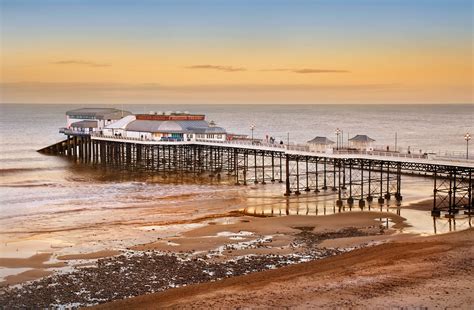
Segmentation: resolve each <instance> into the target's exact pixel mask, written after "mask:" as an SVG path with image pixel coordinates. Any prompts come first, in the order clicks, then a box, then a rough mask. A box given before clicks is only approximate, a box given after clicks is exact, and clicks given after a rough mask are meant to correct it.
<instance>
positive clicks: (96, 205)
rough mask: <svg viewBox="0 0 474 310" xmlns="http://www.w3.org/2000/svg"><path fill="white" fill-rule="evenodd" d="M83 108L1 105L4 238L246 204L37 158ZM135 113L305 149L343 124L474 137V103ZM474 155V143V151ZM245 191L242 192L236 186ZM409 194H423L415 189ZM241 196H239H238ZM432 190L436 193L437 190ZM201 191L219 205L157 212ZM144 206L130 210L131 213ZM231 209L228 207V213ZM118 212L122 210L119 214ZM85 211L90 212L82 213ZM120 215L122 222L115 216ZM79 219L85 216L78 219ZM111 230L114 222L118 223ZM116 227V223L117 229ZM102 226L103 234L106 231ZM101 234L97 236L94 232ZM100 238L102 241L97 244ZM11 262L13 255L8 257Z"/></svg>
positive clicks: (386, 137)
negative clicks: (167, 115)
mask: <svg viewBox="0 0 474 310" xmlns="http://www.w3.org/2000/svg"><path fill="white" fill-rule="evenodd" d="M79 107H81V106H79V105H5V104H4V105H1V106H0V109H1V110H0V112H1V113H0V150H1V155H0V170H1V172H2V173H1V175H0V211H1V212H0V227H1V229H0V234H1V235H2V236H3V237H2V240H7V241H8V240H11V238H17V237H18V236H23V235H24V236H28V237H31V236H32V234H46V233H51V232H52V231H53V232H54V231H56V232H59V231H66V230H74V229H75V230H78V231H80V229H81V228H84V227H92V226H93V225H98V227H99V225H103V223H105V222H107V223H108V224H111V223H112V222H113V223H115V222H114V221H117V222H118V221H124V220H134V221H139V220H143V221H144V222H146V221H151V220H153V221H156V222H160V221H173V220H180V219H181V220H182V219H186V218H188V217H190V216H193V217H197V216H205V215H206V214H210V213H216V212H217V213H219V212H222V213H224V212H226V211H228V210H230V209H235V208H238V203H233V202H229V203H228V204H226V207H219V206H215V205H213V204H212V203H211V202H212V201H214V200H215V199H216V197H217V198H219V199H220V198H222V199H226V197H228V195H229V194H228V192H229V188H226V187H222V186H218V185H215V184H214V185H213V184H178V185H177V184H172V183H169V182H160V181H156V182H151V183H149V182H144V181H137V180H118V179H114V178H113V177H112V178H103V177H102V178H101V177H98V176H97V175H95V174H94V172H93V171H89V170H87V169H83V168H81V167H78V166H77V165H74V164H72V163H71V162H69V161H67V160H65V159H63V158H58V157H54V156H45V155H41V154H39V153H37V152H36V150H37V149H40V148H42V147H44V146H47V145H49V144H52V143H54V142H56V141H59V140H61V139H62V138H63V137H62V135H60V134H59V133H58V128H60V127H62V126H64V123H65V112H66V111H67V110H70V109H74V108H79ZM115 107H117V108H124V109H127V110H130V111H132V112H136V113H140V112H149V111H169V110H175V111H176V110H180V111H190V112H197V113H204V114H206V115H207V119H208V120H209V121H210V120H214V121H215V122H216V123H217V124H218V125H219V126H222V127H224V128H226V129H227V130H228V131H229V132H233V133H245V134H250V128H249V127H250V125H251V124H255V125H256V128H255V133H254V134H255V136H256V137H261V138H263V137H265V136H266V135H269V136H273V137H275V138H276V139H277V140H280V139H281V140H284V141H286V138H287V133H289V134H290V141H291V142H298V143H303V142H305V141H307V140H310V139H312V138H313V137H314V136H327V137H329V138H331V139H333V140H335V137H334V130H335V128H337V127H339V128H341V129H342V130H343V131H344V136H345V137H344V138H345V140H347V135H349V136H353V135H355V134H367V135H369V136H370V137H372V138H374V139H375V140H376V141H377V142H376V144H379V145H390V146H391V147H392V146H393V145H394V142H395V141H394V137H395V133H397V135H398V146H400V147H405V148H406V147H408V146H410V147H411V149H412V150H419V149H421V150H423V151H439V150H441V151H444V150H449V151H453V152H465V141H464V139H463V135H464V133H465V132H471V133H473V132H474V105H402V106H394V105H388V106H383V105H375V106H374V105H357V106H347V105H344V106H341V105H316V106H310V105H291V106H290V105H287V106H284V105H275V106H270V105H188V106H185V105H169V106H163V105H124V106H115ZM473 149H474V147H473ZM233 190H235V189H233ZM405 190H406V192H409V191H410V190H412V191H413V192H414V193H415V192H416V191H417V190H415V189H410V188H408V186H407V187H405ZM235 191H236V193H235V196H236V197H238V195H239V194H238V193H237V192H238V191H237V190H235ZM427 193H429V187H428V191H427ZM183 194H193V195H194V196H195V199H194V200H206V199H209V201H210V203H209V204H208V205H209V207H207V208H202V207H196V206H195V205H192V203H190V205H191V206H190V207H189V208H187V209H186V208H183V207H178V206H177V205H176V207H173V204H172V203H173V201H172V200H167V202H166V204H165V203H162V205H163V206H165V205H166V208H164V207H163V208H162V209H157V208H153V207H154V206H156V205H157V204H160V202H159V201H158V199H160V198H163V197H173V196H179V195H183ZM134 207H136V208H138V209H139V208H142V209H140V210H141V211H140V213H134V214H133V216H132V217H134V218H133V219H130V217H131V215H130V213H127V212H125V211H123V210H128V209H127V208H134ZM226 208H228V209H226ZM111 210H113V213H110V211H111ZM78 214H80V216H77V215H78ZM112 214H113V220H111V217H112ZM73 215H75V216H73ZM109 226H110V225H109ZM110 227H111V226H110ZM100 229H103V227H102V226H101V228H100ZM94 233H96V232H94ZM90 240H92V239H90ZM1 254H2V255H1V256H5V255H6V254H5V251H4V252H3V253H1Z"/></svg>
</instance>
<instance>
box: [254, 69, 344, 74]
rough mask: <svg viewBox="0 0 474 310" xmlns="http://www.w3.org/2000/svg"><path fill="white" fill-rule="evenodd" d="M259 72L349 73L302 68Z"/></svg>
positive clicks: (336, 70)
mask: <svg viewBox="0 0 474 310" xmlns="http://www.w3.org/2000/svg"><path fill="white" fill-rule="evenodd" d="M260 71H269V72H282V71H285V72H293V73H301V74H308V73H309V74H310V73H349V72H350V71H348V70H338V69H311V68H303V69H289V68H287V69H283V68H280V69H263V70H260Z"/></svg>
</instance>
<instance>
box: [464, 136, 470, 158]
mask: <svg viewBox="0 0 474 310" xmlns="http://www.w3.org/2000/svg"><path fill="white" fill-rule="evenodd" d="M464 140H466V159H469V140H471V135H470V134H469V132H467V133H466V134H465V135H464Z"/></svg>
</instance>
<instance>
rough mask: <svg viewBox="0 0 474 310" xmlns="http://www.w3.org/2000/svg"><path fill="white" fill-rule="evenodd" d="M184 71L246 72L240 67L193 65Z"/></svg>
mask: <svg viewBox="0 0 474 310" xmlns="http://www.w3.org/2000/svg"><path fill="white" fill-rule="evenodd" d="M185 68H186V69H207V70H218V71H225V72H237V71H246V70H247V69H245V68H242V67H232V66H218V65H193V66H187V67H185Z"/></svg>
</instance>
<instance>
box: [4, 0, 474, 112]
mask: <svg viewBox="0 0 474 310" xmlns="http://www.w3.org/2000/svg"><path fill="white" fill-rule="evenodd" d="M0 4H1V5H0V14H1V15H0V28H1V30H0V31H1V32H0V35H1V36H0V40H1V41H0V87H1V89H0V101H1V102H2V103H111V104H114V103H160V104H164V103H175V102H176V103H284V104H305V103H310V104H340V103H342V104H352V103H377V104H408V103H473V102H474V100H473V98H474V97H473V88H474V87H473V86H474V85H473V84H474V83H473V76H474V74H473V73H474V72H473V24H472V23H473V4H472V1H471V0H312V1H309V0H308V1H302V0H288V1H283V0H274V1H264V0H248V1H247V0H234V1H227V0H207V1H205V0H202V1H197V0H195V1H191V0H188V1H181V0H174V1H171V0H170V1H160V0H154V1H152V0H135V1H131V0H115V1H113V0H101V1H97V0H82V1H79V0H61V1H59V0H0Z"/></svg>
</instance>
